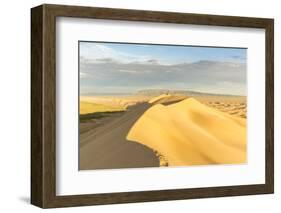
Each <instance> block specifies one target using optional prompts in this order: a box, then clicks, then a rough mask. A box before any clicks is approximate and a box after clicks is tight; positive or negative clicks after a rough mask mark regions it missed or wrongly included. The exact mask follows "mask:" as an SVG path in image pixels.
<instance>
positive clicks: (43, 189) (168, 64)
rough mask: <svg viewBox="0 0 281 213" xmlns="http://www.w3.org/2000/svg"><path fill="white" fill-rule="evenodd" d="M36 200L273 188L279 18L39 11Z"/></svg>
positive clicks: (34, 31)
mask: <svg viewBox="0 0 281 213" xmlns="http://www.w3.org/2000/svg"><path fill="white" fill-rule="evenodd" d="M31 27H32V28H31V45H32V46H31V84H32V85H31V87H32V89H31V110H32V111H31V112H32V113H31V114H32V117H31V123H32V126H31V127H32V128H31V138H32V140H31V203H32V204H34V205H36V206H39V207H42V208H52V207H66V206H80V205H98V204H114V203H130V202H147V201H161V200H177V199H190V198H206V197H219V196H237V195H252V194H267V193H273V191H274V161H273V159H274V153H273V141H274V139H273V135H274V134H273V133H274V89H273V88H274V85H273V83H274V78H273V77H274V73H273V72H274V71H273V70H274V43H273V28H274V23H273V19H265V18H249V17H233V16H216V15H200V14H186V13H171V12H156V11H140V10H125V9H110V8H93V7H78V6H65V5H41V6H38V7H35V8H32V9H31Z"/></svg>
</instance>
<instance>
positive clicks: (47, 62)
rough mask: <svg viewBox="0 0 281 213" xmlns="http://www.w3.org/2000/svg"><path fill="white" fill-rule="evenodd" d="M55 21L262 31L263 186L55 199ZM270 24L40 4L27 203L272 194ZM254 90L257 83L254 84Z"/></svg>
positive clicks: (34, 17)
mask: <svg viewBox="0 0 281 213" xmlns="http://www.w3.org/2000/svg"><path fill="white" fill-rule="evenodd" d="M56 17H75V18H95V19H110V20H126V21H144V22H158V23H161V22H162V23H177V24H195V25H209V26H229V27H247V28H261V29H265V35H266V36H265V37H266V38H265V39H266V41H265V43H266V53H265V55H266V58H265V61H266V73H265V75H266V120H265V123H266V137H265V141H266V146H265V147H266V149H265V156H266V167H265V171H266V172H265V174H266V176H265V184H256V185H239V186H238V185H236V186H221V187H207V188H192V189H171V190H158V191H141V192H122V193H104V194H87V195H83V194H82V195H69V196H57V195H56V67H55V65H56V40H55V38H56ZM273 30H274V20H273V19H264V18H248V17H233V16H217V15H199V14H186V13H171V12H155V11H141V10H126V9H110V8H93V7H78V6H63V5H41V6H38V7H35V8H32V9H31V203H32V204H33V205H36V206H39V207H42V208H52V207H67V206H83V205H99V204H114V203H132V202H147V201H161V200H178V199H190V198H207V197H221V196H237V195H252V194H268V193H273V191H274V142H273V141H274V32H273ZM257 86H258V85H257Z"/></svg>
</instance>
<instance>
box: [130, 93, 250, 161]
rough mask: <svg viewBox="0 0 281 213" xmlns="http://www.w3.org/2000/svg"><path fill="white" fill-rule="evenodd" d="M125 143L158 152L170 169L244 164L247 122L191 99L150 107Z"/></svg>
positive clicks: (131, 130)
mask: <svg viewBox="0 0 281 213" xmlns="http://www.w3.org/2000/svg"><path fill="white" fill-rule="evenodd" d="M162 98H163V97H161V98H159V99H162ZM159 99H158V100H159ZM158 100H157V99H155V100H153V101H151V102H155V101H158ZM127 140H130V141H135V142H138V143H141V144H143V145H145V146H148V147H150V148H152V149H153V150H157V151H158V152H159V153H161V154H162V155H164V156H165V157H166V158H167V159H168V163H169V166H187V165H206V164H236V163H245V162H246V148H247V147H246V120H245V119H243V118H238V117H234V116H231V115H229V114H226V113H223V112H220V111H218V110H216V109H213V108H210V107H208V106H206V105H204V104H201V103H200V102H198V101H197V100H195V99H194V98H188V99H185V100H182V101H180V102H178V103H175V104H171V105H168V106H164V105H162V104H156V105H154V106H152V107H151V108H149V109H148V110H147V111H146V112H145V113H144V114H143V115H142V116H141V117H140V118H139V119H138V120H137V122H136V123H135V124H134V125H133V127H132V128H131V129H130V131H129V133H128V135H127Z"/></svg>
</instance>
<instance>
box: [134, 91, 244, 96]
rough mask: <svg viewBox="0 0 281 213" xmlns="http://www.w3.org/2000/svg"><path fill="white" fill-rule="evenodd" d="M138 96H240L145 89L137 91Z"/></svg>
mask: <svg viewBox="0 0 281 213" xmlns="http://www.w3.org/2000/svg"><path fill="white" fill-rule="evenodd" d="M137 94H138V95H147V96H158V95H161V94H170V95H186V96H189V97H198V96H240V95H228V94H215V93H205V92H196V91H192V90H166V89H146V90H139V91H138V92H137Z"/></svg>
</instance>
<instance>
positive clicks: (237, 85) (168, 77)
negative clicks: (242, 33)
mask: <svg viewBox="0 0 281 213" xmlns="http://www.w3.org/2000/svg"><path fill="white" fill-rule="evenodd" d="M79 45H80V91H81V93H82V94H83V93H85V94H86V93H95V92H97V93H102V92H105V93H114V92H116V93H128V92H129V93H130V92H132V93H133V92H136V91H137V90H142V89H153V88H155V89H181V90H182V89H186V90H197V91H201V92H213V93H228V94H239V95H245V93H246V61H247V59H246V57H247V49H243V48H215V47H198V46H196V47H195V46H172V45H148V44H124V43H102V42H80V43H79Z"/></svg>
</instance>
